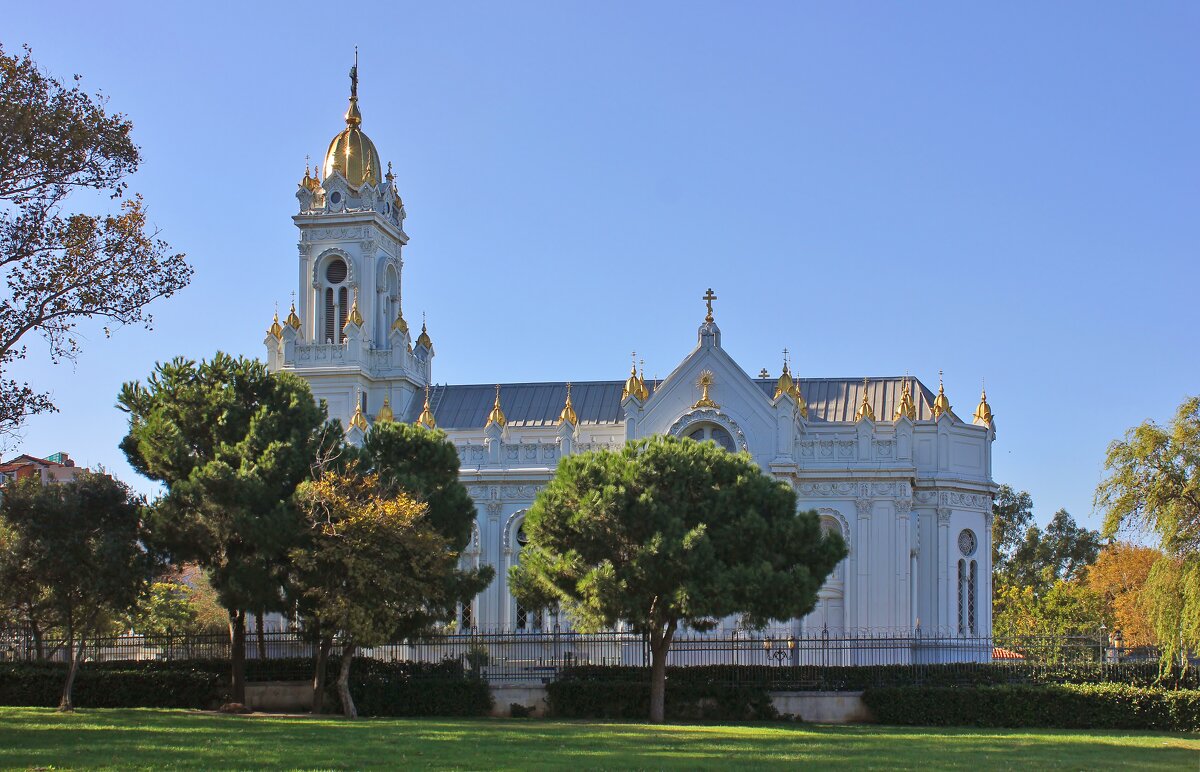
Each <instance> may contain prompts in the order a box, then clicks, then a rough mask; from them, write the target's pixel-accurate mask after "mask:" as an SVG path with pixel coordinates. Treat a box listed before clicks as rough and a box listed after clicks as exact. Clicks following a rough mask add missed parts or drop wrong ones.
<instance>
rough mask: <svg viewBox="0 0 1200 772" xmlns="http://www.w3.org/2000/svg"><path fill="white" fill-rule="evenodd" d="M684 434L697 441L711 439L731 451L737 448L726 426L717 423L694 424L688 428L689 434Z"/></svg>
mask: <svg viewBox="0 0 1200 772" xmlns="http://www.w3.org/2000/svg"><path fill="white" fill-rule="evenodd" d="M684 436H685V437H687V438H688V439H689V440H695V441H696V442H706V441H709V440H711V441H713V442H715V443H717V445H719V446H721V447H722V448H725V450H728V451H729V452H730V453H733V452H734V451H736V450H737V446H736V445H735V444H734V443H733V435H731V434H730V433H729V432H728V431H726V430H725V428H724V427H722V426H717V425H716V424H699V425H697V426H693V427H691V428H690V429H688V430H687V434H685V435H684Z"/></svg>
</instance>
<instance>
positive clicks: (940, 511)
mask: <svg viewBox="0 0 1200 772" xmlns="http://www.w3.org/2000/svg"><path fill="white" fill-rule="evenodd" d="M937 534H938V540H937V545H938V547H937V561H938V562H937V570H938V620H937V622H938V626H939V627H942V628H944V630H943V632H945V633H946V634H947V635H952V634H953V633H954V631H955V630H957V628H958V621H957V619H956V618H955V613H954V610H955V605H954V581H952V579H951V577H950V575H949V571H950V562H951V561H950V558H951V554H950V508H949V507H938V508H937ZM956 576H957V575H956Z"/></svg>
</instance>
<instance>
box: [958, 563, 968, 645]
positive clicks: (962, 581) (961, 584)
mask: <svg viewBox="0 0 1200 772" xmlns="http://www.w3.org/2000/svg"><path fill="white" fill-rule="evenodd" d="M966 595H967V561H965V560H960V561H958V634H959V635H962V634H963V631H964V629H965V628H966V624H964V619H963V611H964V610H965V607H966V600H967V598H966Z"/></svg>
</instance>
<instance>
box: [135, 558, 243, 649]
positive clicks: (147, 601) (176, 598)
mask: <svg viewBox="0 0 1200 772" xmlns="http://www.w3.org/2000/svg"><path fill="white" fill-rule="evenodd" d="M228 621H229V620H228V617H227V615H226V613H225V610H224V609H223V608H221V606H220V604H219V602H218V601H217V597H216V592H215V591H214V590H213V589H212V586H211V585H210V584H209V583H208V580H207V579H206V578H205V577H204V574H203V572H202V571H199V570H198V569H196V568H195V567H191V568H189V569H185V570H182V571H180V570H175V569H171V570H169V571H168V572H167V573H166V574H164V575H163V576H160V577H158V578H157V580H156V581H155V582H154V583H153V584H151V585H150V587H149V588H148V590H147V592H146V593H144V594H143V596H142V597H141V598H140V599H139V600H138V604H137V606H136V607H134V609H133V611H132V613H130V614H129V615H128V616H127V617H126V619H125V627H126V628H128V629H129V630H132V631H133V632H135V633H137V634H139V635H154V636H190V635H206V634H210V633H216V632H220V631H221V630H222V629H224V628H225V626H226V625H227V624H228Z"/></svg>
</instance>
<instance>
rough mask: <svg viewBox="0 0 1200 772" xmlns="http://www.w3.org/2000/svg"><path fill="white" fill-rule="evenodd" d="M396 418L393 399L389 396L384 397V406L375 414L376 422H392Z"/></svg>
mask: <svg viewBox="0 0 1200 772" xmlns="http://www.w3.org/2000/svg"><path fill="white" fill-rule="evenodd" d="M395 420H396V414H395V413H393V412H392V401H391V400H390V399H388V398H387V397H384V398H383V407H381V408H379V414H378V415H377V416H375V422H376V423H379V422H380V421H385V422H390V421H395Z"/></svg>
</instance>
